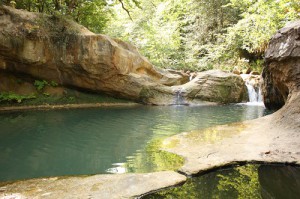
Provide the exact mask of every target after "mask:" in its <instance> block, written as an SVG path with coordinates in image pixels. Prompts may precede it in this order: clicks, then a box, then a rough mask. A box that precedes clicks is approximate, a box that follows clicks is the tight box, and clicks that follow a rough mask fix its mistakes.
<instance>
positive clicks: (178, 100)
mask: <svg viewBox="0 0 300 199" xmlns="http://www.w3.org/2000/svg"><path fill="white" fill-rule="evenodd" d="M183 93H184V92H183V91H182V89H179V90H176V91H175V99H174V104H175V105H185V104H186V102H185V101H184V97H183Z"/></svg>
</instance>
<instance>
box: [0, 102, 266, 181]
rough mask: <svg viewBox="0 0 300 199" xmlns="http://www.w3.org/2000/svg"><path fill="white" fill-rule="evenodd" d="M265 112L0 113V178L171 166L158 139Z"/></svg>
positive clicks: (233, 108) (240, 108)
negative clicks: (160, 148)
mask: <svg viewBox="0 0 300 199" xmlns="http://www.w3.org/2000/svg"><path fill="white" fill-rule="evenodd" d="M268 113H269V112H267V111H266V110H265V108H264V107H263V106H246V105H224V106H206V107H203V106H160V107H155V106H140V107H119V108H117V107H114V108H94V109H76V110H51V111H27V112H10V113H0V181H9V180H19V179H28V178H36V177H49V176H65V175H82V174H101V173H126V172H152V171H161V170H170V169H177V168H179V167H180V166H181V165H182V163H183V160H182V159H181V158H179V157H178V156H176V155H173V154H170V153H166V152H161V151H158V149H159V146H160V140H161V138H164V137H167V136H171V135H174V134H178V133H181V132H183V131H185V132H188V131H191V130H196V129H203V128H207V127H211V126H215V125H220V124H227V123H233V122H239V121H244V120H250V119H254V118H258V117H262V116H263V115H266V114H268ZM212 139H213V138H212Z"/></svg>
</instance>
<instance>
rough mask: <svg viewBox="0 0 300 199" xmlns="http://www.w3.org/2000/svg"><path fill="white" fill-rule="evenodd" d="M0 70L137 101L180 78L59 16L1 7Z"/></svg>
mask: <svg viewBox="0 0 300 199" xmlns="http://www.w3.org/2000/svg"><path fill="white" fill-rule="evenodd" d="M0 55H1V56H0V69H1V70H5V71H8V72H13V73H22V74H27V75H31V76H33V77H35V78H37V79H45V80H48V81H51V80H53V81H56V82H58V83H59V84H60V85H65V86H72V87H77V88H81V89H87V90H91V91H95V92H105V93H108V94H111V95H114V96H119V97H124V98H127V99H132V100H137V99H140V93H141V92H142V91H143V88H144V87H147V88H150V89H152V90H155V92H160V89H162V90H165V89H164V87H166V86H165V85H167V86H170V85H176V84H180V83H181V80H182V76H180V75H175V74H171V73H169V72H167V71H163V70H157V69H156V68H155V67H153V65H152V64H151V63H150V62H149V61H148V60H147V59H146V58H145V57H143V56H141V55H140V54H139V52H138V50H137V49H136V47H134V46H132V45H130V44H128V43H125V42H122V41H120V40H117V39H112V38H110V37H108V36H105V35H100V34H94V33H92V32H90V31H89V30H87V29H86V28H84V27H82V26H80V25H78V24H76V23H74V22H72V21H68V20H66V19H64V18H60V17H56V16H49V15H44V14H40V13H31V12H26V11H22V10H16V9H13V8H10V7H5V6H3V7H0Z"/></svg>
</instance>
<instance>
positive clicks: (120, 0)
mask: <svg viewBox="0 0 300 199" xmlns="http://www.w3.org/2000/svg"><path fill="white" fill-rule="evenodd" d="M118 1H119V2H120V3H121V5H122V8H123V10H125V11H126V12H127V14H128V16H129V18H130V20H131V21H133V20H132V18H131V15H130V12H129V10H127V8H125V6H124V3H123V1H122V0H118Z"/></svg>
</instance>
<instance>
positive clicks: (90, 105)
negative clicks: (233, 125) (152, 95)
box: [0, 102, 140, 112]
mask: <svg viewBox="0 0 300 199" xmlns="http://www.w3.org/2000/svg"><path fill="white" fill-rule="evenodd" d="M119 106H120V107H124V106H140V104H138V103H133V102H132V103H129V102H127V103H85V104H56V105H52V104H44V105H28V106H6V107H0V112H4V111H25V110H52V109H78V108H98V107H119Z"/></svg>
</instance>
